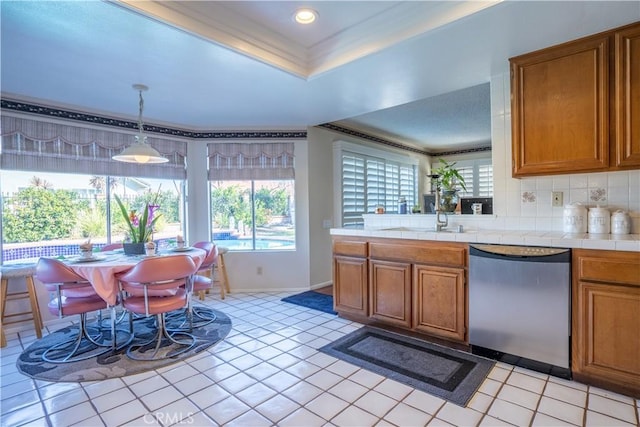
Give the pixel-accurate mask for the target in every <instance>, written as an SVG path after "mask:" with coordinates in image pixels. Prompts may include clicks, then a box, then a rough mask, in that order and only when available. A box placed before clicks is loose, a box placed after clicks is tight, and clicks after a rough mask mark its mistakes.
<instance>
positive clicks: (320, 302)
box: [282, 291, 338, 314]
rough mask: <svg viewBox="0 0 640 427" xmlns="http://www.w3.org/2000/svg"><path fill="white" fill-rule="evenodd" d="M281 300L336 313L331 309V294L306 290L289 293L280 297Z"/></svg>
mask: <svg viewBox="0 0 640 427" xmlns="http://www.w3.org/2000/svg"><path fill="white" fill-rule="evenodd" d="M282 301H283V302H288V303H291V304H295V305H299V306H302V307H307V308H312V309H314V310H319V311H322V312H324V313H329V314H338V313H336V312H335V311H333V296H332V295H327V294H323V293H320V292H316V291H306V292H302V293H300V294H295V295H291V296H288V297H285V298H282Z"/></svg>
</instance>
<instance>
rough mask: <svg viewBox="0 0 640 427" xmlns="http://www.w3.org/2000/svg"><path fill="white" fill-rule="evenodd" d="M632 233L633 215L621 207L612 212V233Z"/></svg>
mask: <svg viewBox="0 0 640 427" xmlns="http://www.w3.org/2000/svg"><path fill="white" fill-rule="evenodd" d="M629 233H631V217H630V216H629V214H628V213H627V212H625V211H623V210H621V209H618V210H616V211H615V212H612V213H611V234H629Z"/></svg>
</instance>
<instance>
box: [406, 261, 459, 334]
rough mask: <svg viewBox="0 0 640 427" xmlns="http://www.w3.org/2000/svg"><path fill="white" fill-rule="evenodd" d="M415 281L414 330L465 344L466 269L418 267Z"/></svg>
mask: <svg viewBox="0 0 640 427" xmlns="http://www.w3.org/2000/svg"><path fill="white" fill-rule="evenodd" d="M413 281H414V286H413V290H414V291H413V329H415V330H417V331H421V332H426V333H428V334H431V335H437V336H439V337H443V338H447V339H452V340H457V341H466V331H467V328H466V318H467V316H466V312H467V311H466V297H465V286H464V284H465V274H464V269H462V268H446V267H432V266H426V265H415V266H414V279H413Z"/></svg>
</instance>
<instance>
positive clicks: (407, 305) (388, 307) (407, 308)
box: [369, 259, 411, 328]
mask: <svg viewBox="0 0 640 427" xmlns="http://www.w3.org/2000/svg"><path fill="white" fill-rule="evenodd" d="M369 315H370V316H371V317H372V318H374V319H376V320H380V321H383V322H385V323H389V324H392V325H396V326H401V327H405V328H410V327H411V264H409V263H406V262H395V261H380V260H374V259H372V260H370V261H369Z"/></svg>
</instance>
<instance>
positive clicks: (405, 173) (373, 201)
mask: <svg viewBox="0 0 640 427" xmlns="http://www.w3.org/2000/svg"><path fill="white" fill-rule="evenodd" d="M341 159H342V226H343V227H347V228H348V227H358V226H362V225H363V224H364V221H363V219H362V215H363V214H365V213H373V212H375V209H376V207H378V206H384V207H385V209H386V212H388V213H397V211H398V200H399V199H400V197H404V198H405V199H406V200H407V204H408V206H412V205H415V204H416V200H417V174H416V166H415V165H410V164H403V163H401V162H397V161H391V160H387V159H382V158H378V157H374V156H369V155H365V154H360V153H354V152H349V151H342V156H341Z"/></svg>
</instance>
